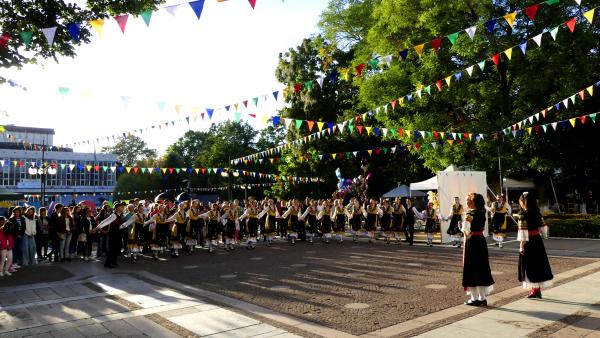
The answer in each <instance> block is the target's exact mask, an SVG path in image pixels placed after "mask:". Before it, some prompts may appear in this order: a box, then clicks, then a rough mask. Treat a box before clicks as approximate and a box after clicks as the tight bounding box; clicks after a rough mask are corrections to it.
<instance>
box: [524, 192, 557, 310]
mask: <svg viewBox="0 0 600 338" xmlns="http://www.w3.org/2000/svg"><path fill="white" fill-rule="evenodd" d="M519 205H520V206H521V211H520V213H519V233H518V234H517V240H518V241H519V242H520V248H519V254H520V255H519V282H522V283H523V288H524V289H530V290H531V291H530V292H529V295H528V296H527V298H542V288H545V287H547V286H549V285H551V284H552V279H553V278H554V276H553V275H552V269H551V268H550V262H548V256H547V255H546V248H545V247H544V241H543V240H542V234H541V229H542V228H543V227H544V226H546V225H545V223H544V219H543V218H542V214H541V213H540V209H539V207H538V205H537V201H536V200H535V198H534V197H533V196H532V194H528V193H524V194H523V195H522V196H521V198H520V199H519Z"/></svg>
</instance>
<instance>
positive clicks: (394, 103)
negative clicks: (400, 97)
mask: <svg viewBox="0 0 600 338" xmlns="http://www.w3.org/2000/svg"><path fill="white" fill-rule="evenodd" d="M390 104H391V105H392V110H394V109H396V100H394V101H391V102H390Z"/></svg>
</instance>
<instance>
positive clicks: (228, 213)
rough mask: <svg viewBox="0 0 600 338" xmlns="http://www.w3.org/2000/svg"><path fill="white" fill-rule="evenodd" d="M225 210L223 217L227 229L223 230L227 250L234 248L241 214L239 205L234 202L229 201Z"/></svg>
mask: <svg viewBox="0 0 600 338" xmlns="http://www.w3.org/2000/svg"><path fill="white" fill-rule="evenodd" d="M224 210H225V213H224V214H223V216H222V218H223V220H224V223H225V231H224V232H223V233H224V235H225V250H234V249H235V241H236V232H237V230H238V229H239V223H238V222H239V221H238V218H239V217H240V215H239V212H238V208H237V206H236V205H235V203H233V202H232V203H229V204H228V205H227V207H226V209H224Z"/></svg>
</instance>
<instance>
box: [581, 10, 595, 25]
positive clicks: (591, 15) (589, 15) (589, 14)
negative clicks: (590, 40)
mask: <svg viewBox="0 0 600 338" xmlns="http://www.w3.org/2000/svg"><path fill="white" fill-rule="evenodd" d="M595 10H596V9H595V8H592V9H590V10H589V11H587V12H585V13H583V16H584V17H585V18H586V19H587V21H588V22H589V23H592V22H593V21H594V11H595Z"/></svg>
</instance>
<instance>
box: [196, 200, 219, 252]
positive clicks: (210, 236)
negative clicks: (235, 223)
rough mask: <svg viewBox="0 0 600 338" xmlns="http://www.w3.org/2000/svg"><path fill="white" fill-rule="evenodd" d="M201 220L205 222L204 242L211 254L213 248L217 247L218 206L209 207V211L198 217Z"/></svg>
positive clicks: (215, 204)
mask: <svg viewBox="0 0 600 338" xmlns="http://www.w3.org/2000/svg"><path fill="white" fill-rule="evenodd" d="M200 217H201V218H203V219H204V220H206V227H207V234H206V240H207V241H208V252H209V253H212V252H213V251H214V249H213V248H214V247H216V246H217V236H218V231H219V223H220V219H221V218H220V217H219V204H218V203H213V204H212V205H211V206H210V210H209V211H207V212H205V213H204V214H202V215H200Z"/></svg>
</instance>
